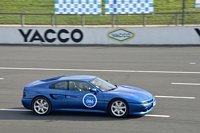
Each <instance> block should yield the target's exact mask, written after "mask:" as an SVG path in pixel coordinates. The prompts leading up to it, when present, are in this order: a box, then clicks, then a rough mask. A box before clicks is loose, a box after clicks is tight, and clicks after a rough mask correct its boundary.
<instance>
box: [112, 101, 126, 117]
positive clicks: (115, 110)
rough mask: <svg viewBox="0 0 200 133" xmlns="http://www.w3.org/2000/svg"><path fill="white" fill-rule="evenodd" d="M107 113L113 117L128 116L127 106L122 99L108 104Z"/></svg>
mask: <svg viewBox="0 0 200 133" xmlns="http://www.w3.org/2000/svg"><path fill="white" fill-rule="evenodd" d="M109 112H110V114H111V116H113V117H118V118H121V117H126V116H127V115H128V105H127V103H126V102H125V101H124V100H122V99H115V100H113V101H111V103H110V104H109Z"/></svg>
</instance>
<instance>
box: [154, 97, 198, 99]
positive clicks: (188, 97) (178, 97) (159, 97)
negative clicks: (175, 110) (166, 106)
mask: <svg viewBox="0 0 200 133" xmlns="http://www.w3.org/2000/svg"><path fill="white" fill-rule="evenodd" d="M154 97H158V98H177V99H178V98H180V99H195V97H180V96H154Z"/></svg>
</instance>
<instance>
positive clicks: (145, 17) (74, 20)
mask: <svg viewBox="0 0 200 133" xmlns="http://www.w3.org/2000/svg"><path fill="white" fill-rule="evenodd" d="M183 18H184V22H183ZM94 20H95V21H94ZM0 24H1V25H4V24H6V25H21V26H26V25H51V26H59V25H71V26H73V25H74V26H77V25H80V26H82V27H84V26H88V25H107V26H111V27H115V26H116V27H117V26H122V25H123V26H124V25H125V26H135V25H137V26H139V25H140V26H148V25H163V26H169V25H170V26H179V25H182V26H183V25H199V24H200V12H186V13H185V14H184V17H183V13H182V12H163V13H160V12H159V13H154V14H132V15H60V14H53V13H0Z"/></svg>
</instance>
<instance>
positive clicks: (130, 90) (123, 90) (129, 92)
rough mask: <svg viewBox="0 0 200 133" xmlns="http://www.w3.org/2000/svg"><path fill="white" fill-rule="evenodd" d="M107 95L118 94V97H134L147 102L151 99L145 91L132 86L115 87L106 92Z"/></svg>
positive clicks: (149, 94) (151, 96) (150, 95)
mask: <svg viewBox="0 0 200 133" xmlns="http://www.w3.org/2000/svg"><path fill="white" fill-rule="evenodd" d="M108 93H113V94H118V95H120V96H122V95H124V96H128V97H135V98H137V99H140V100H149V99H152V98H153V95H152V94H151V93H149V92H148V91H146V90H143V89H141V88H137V87H134V86H125V85H117V88H116V89H114V90H110V91H108Z"/></svg>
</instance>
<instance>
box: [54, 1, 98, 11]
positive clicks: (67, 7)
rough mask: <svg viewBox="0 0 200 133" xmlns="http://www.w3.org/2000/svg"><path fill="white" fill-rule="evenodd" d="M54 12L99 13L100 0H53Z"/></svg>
mask: <svg viewBox="0 0 200 133" xmlns="http://www.w3.org/2000/svg"><path fill="white" fill-rule="evenodd" d="M54 7H55V14H101V0H55V1H54Z"/></svg>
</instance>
